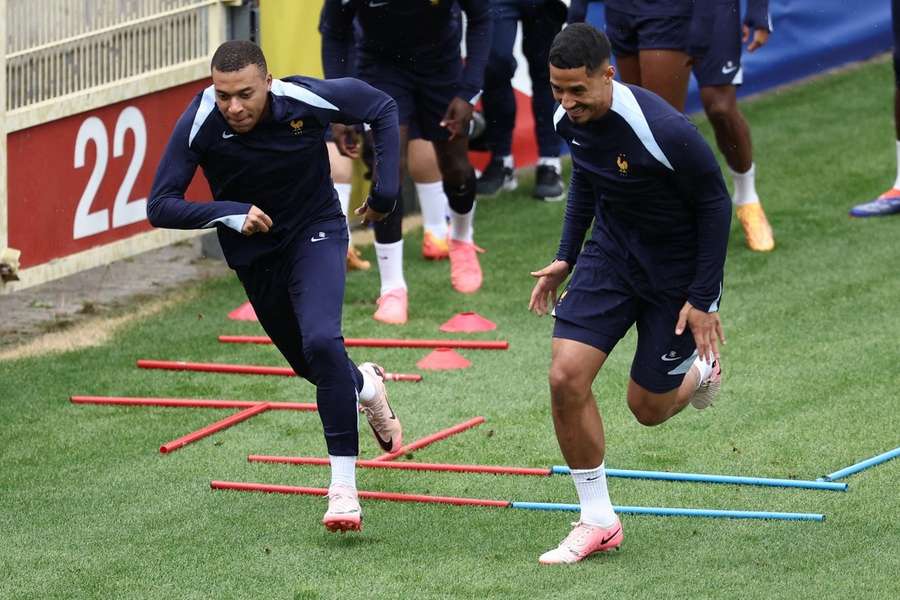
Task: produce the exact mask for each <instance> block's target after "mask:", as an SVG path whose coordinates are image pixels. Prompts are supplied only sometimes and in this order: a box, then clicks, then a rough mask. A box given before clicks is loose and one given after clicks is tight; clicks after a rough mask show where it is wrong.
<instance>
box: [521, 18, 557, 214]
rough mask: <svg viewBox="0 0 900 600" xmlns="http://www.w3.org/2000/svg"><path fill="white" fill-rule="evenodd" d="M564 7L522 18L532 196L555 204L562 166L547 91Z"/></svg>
mask: <svg viewBox="0 0 900 600" xmlns="http://www.w3.org/2000/svg"><path fill="white" fill-rule="evenodd" d="M564 8H565V7H564V5H563V4H562V3H560V2H545V3H544V4H543V5H541V6H539V7H537V8H535V9H534V10H530V11H526V12H525V13H524V14H523V17H522V53H523V54H524V55H525V58H526V59H527V60H528V73H529V75H530V76H531V110H532V113H533V115H534V131H535V137H536V138H537V145H538V162H537V166H536V167H535V172H534V191H533V192H532V196H533V197H535V198H537V199H538V200H544V201H547V202H554V201H558V200H562V199H563V198H564V197H565V194H564V192H565V188H564V186H563V181H562V166H561V165H560V162H559V149H560V144H561V139H560V137H559V136H558V135H557V134H556V128H555V127H554V125H553V111H554V107H555V105H556V102H555V100H554V99H553V93H552V91H551V90H550V63H549V57H550V46H551V45H552V44H553V38H554V37H555V36H556V34H557V33H559V32H560V30H561V29H562V26H563V23H565V17H566V14H565V10H563V9H564Z"/></svg>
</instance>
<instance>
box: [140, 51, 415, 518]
mask: <svg viewBox="0 0 900 600" xmlns="http://www.w3.org/2000/svg"><path fill="white" fill-rule="evenodd" d="M211 70H212V81H213V83H212V85H211V86H209V87H208V88H206V89H205V90H203V92H201V93H200V94H198V95H197V97H196V98H194V100H193V101H192V102H191V104H190V106H188V109H187V110H186V111H185V112H184V114H183V115H182V116H181V118H180V119H179V120H178V123H177V124H176V125H175V130H174V131H173V133H172V137H171V138H170V139H169V143H168V146H167V147H166V151H165V154H164V155H163V158H162V160H161V161H160V164H159V169H158V170H157V172H156V178H155V180H154V182H153V189H152V190H151V192H150V198H149V201H148V205H147V217H148V218H149V219H150V222H151V223H152V224H153V225H154V226H155V227H166V228H172V229H200V228H207V227H216V228H217V229H218V234H219V242H220V243H221V245H222V250H223V251H224V253H225V258H226V260H227V261H228V265H229V266H230V267H231V268H232V269H234V270H235V271H236V273H237V276H238V278H239V279H240V280H241V283H242V284H243V285H244V289H245V290H246V291H247V296H248V297H249V299H250V302H251V304H252V305H253V309H254V310H255V311H256V315H257V316H258V317H259V322H260V324H262V326H263V328H264V329H265V330H266V333H268V334H269V336H270V337H271V338H272V341H273V343H274V344H275V346H277V348H278V349H279V350H280V351H281V353H282V354H283V355H284V357H285V358H286V359H287V361H288V363H290V365H291V367H292V368H293V369H294V371H296V373H297V374H298V375H300V376H302V377H304V378H306V379H307V380H309V381H310V382H311V383H313V384H314V385H315V386H316V402H317V404H318V407H319V416H320V418H321V419H322V425H323V428H324V432H325V443H326V445H327V447H328V455H329V458H330V459H331V486H330V487H329V492H328V511H327V512H326V513H325V517H324V519H323V520H322V522H323V523H324V525H325V527H327V528H328V529H329V530H332V531H345V530H358V529H360V527H361V520H362V512H361V510H360V507H359V501H358V499H357V493H356V474H355V473H356V471H355V469H356V456H357V455H358V454H359V439H358V438H359V435H358V426H357V399H358V400H359V404H360V406H361V407H362V409H363V411H364V412H365V413H366V417H367V418H368V421H369V425H371V427H372V431H373V432H374V434H375V438H376V439H377V440H378V443H379V444H380V445H381V447H382V448H383V449H384V450H385V451H394V450H397V449H398V448H400V446H401V443H402V439H401V438H402V430H401V427H400V422H399V420H398V419H397V418H396V416H395V415H394V412H393V411H392V410H391V407H390V406H389V405H388V400H387V392H386V390H385V386H384V382H383V379H384V373H383V371H382V370H381V368H380V367H378V366H377V365H375V364H373V363H364V364H362V365H360V366H359V368H357V366H356V365H355V364H353V362H351V361H350V359H349V358H348V357H347V353H346V351H345V349H344V342H343V337H342V336H341V308H342V304H343V299H344V261H345V260H346V256H347V226H346V223H345V220H344V215H343V214H342V213H341V209H340V205H339V204H338V200H337V196H336V194H335V191H334V186H333V185H332V183H331V176H330V171H329V167H328V153H327V152H326V150H325V141H324V134H325V130H326V128H327V127H328V124H329V123H334V122H341V123H347V124H355V123H368V124H369V125H370V126H371V128H372V131H373V133H374V138H375V144H376V147H375V152H376V155H377V157H378V160H377V164H378V166H377V171H378V172H377V175H378V177H377V179H378V182H377V184H376V185H375V187H374V188H373V190H372V193H371V195H370V196H369V198H368V200H367V201H366V203H365V204H364V205H363V206H362V207H361V208H360V211H359V213H358V214H361V215H363V217H364V218H365V219H367V220H370V221H375V220H378V219H382V218H383V217H384V216H385V215H386V214H388V213H390V212H391V210H393V208H394V204H395V203H396V199H397V195H398V192H399V189H398V188H399V182H398V179H397V175H398V173H399V156H398V153H399V152H398V150H399V146H398V142H399V131H398V126H397V108H396V105H395V104H394V101H393V100H391V99H390V98H389V97H388V96H387V95H386V94H384V93H382V92H379V91H378V90H376V89H374V88H372V87H371V86H369V85H367V84H365V83H363V82H361V81H358V80H355V79H341V80H336V81H321V80H318V79H313V78H310V77H300V76H295V77H287V78H284V79H274V80H273V79H272V75H271V74H270V73H269V72H268V68H267V66H266V60H265V57H264V56H263V53H262V50H260V49H259V47H258V46H257V45H255V44H253V43H252V42H245V41H230V42H225V43H224V44H222V45H221V46H219V48H218V49H217V50H216V52H215V54H214V55H213V57H212V65H211ZM198 166H200V167H201V168H202V169H203V173H204V174H205V175H206V179H207V181H208V182H209V184H210V188H211V189H212V193H213V199H214V201H213V202H209V203H197V202H189V201H187V200H185V198H184V193H185V190H186V189H187V187H188V185H189V184H190V182H191V179H192V178H193V176H194V173H195V171H196V170H197V167H198Z"/></svg>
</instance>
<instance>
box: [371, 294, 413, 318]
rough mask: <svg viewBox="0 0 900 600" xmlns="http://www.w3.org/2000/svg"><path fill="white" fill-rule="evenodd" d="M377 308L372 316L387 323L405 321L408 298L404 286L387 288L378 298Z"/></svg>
mask: <svg viewBox="0 0 900 600" xmlns="http://www.w3.org/2000/svg"><path fill="white" fill-rule="evenodd" d="M377 303H378V308H377V309H376V310H375V314H374V315H372V318H373V319H375V320H376V321H381V322H382V323H387V324H388V325H403V324H404V323H406V318H407V314H406V313H407V306H408V300H407V295H406V290H405V289H404V288H396V289H393V290H389V291H387V292H385V293H383V294H382V295H381V297H380V298H378V302H377Z"/></svg>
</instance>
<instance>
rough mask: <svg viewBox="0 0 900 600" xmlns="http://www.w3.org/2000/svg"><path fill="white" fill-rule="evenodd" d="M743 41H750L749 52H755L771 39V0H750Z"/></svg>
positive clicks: (744, 24)
mask: <svg viewBox="0 0 900 600" xmlns="http://www.w3.org/2000/svg"><path fill="white" fill-rule="evenodd" d="M742 30H743V35H742V37H741V41H743V42H744V43H745V44H746V43H747V42H748V41H749V42H750V44H749V45H748V46H747V52H753V51H754V50H756V49H757V48H759V47H760V46H763V45H765V44H766V42H768V41H769V34H770V33H772V16H771V15H770V14H769V0H748V1H747V13H746V14H745V15H744V23H743V27H742Z"/></svg>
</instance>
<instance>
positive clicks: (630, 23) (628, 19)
mask: <svg viewBox="0 0 900 600" xmlns="http://www.w3.org/2000/svg"><path fill="white" fill-rule="evenodd" d="M605 14H606V37H608V38H609V43H610V46H611V48H612V54H613V56H614V57H615V59H616V73H618V75H619V79H620V80H621V81H623V82H624V83H630V84H632V85H641V61H640V59H639V57H638V50H639V48H638V35H637V18H636V17H634V16H633V15H629V14H627V13H624V12H621V11H618V10H615V9H612V8H609V7H607V8H606V13H605Z"/></svg>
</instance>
